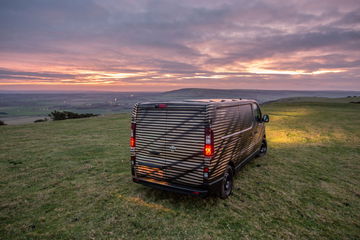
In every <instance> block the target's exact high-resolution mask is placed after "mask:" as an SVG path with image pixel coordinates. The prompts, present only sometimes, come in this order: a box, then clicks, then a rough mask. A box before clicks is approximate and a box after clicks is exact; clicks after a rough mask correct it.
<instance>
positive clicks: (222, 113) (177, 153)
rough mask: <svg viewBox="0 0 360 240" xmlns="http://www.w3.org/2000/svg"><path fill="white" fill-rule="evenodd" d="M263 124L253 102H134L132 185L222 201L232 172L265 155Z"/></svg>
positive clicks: (262, 116) (266, 119)
mask: <svg viewBox="0 0 360 240" xmlns="http://www.w3.org/2000/svg"><path fill="white" fill-rule="evenodd" d="M268 121H269V117H268V115H262V114H261V111H260V107H259V105H258V104H257V102H256V101H255V100H247V99H243V100H241V99H201V100H188V101H178V102H161V103H159V102H144V103H138V104H136V105H135V107H134V109H133V113H132V122H131V138H130V147H131V172H132V178H133V181H134V182H136V183H141V184H144V185H147V186H151V187H155V188H160V189H164V190H170V191H176V192H180V193H189V194H193V195H208V194H209V193H216V194H217V195H218V196H220V197H221V198H227V197H228V196H229V195H230V194H231V191H232V188H233V176H234V173H235V171H236V170H237V169H239V168H240V167H241V166H243V165H244V164H245V163H246V162H247V161H248V160H250V159H251V158H253V157H256V156H262V155H264V154H265V153H266V151H267V143H266V134H265V125H264V123H265V122H268Z"/></svg>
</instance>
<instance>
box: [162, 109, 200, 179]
mask: <svg viewBox="0 0 360 240" xmlns="http://www.w3.org/2000/svg"><path fill="white" fill-rule="evenodd" d="M205 111H206V108H205V106H204V105H195V104H183V103H182V104H180V103H178V104H169V106H168V108H167V122H166V123H167V125H166V126H167V134H166V141H165V151H164V155H163V157H164V159H165V163H166V174H167V177H168V179H169V180H170V181H171V182H175V183H181V184H189V185H201V184H202V183H203V167H204V155H203V148H204V135H205V124H206V123H205V116H206V114H205Z"/></svg>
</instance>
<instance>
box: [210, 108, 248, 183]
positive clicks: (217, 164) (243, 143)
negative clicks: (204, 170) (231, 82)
mask: <svg viewBox="0 0 360 240" xmlns="http://www.w3.org/2000/svg"><path fill="white" fill-rule="evenodd" d="M245 108H248V110H246V109H245ZM212 116H213V120H212V122H213V124H212V126H211V127H212V130H213V132H214V141H215V147H214V148H215V154H214V158H213V159H212V160H211V164H210V166H209V169H210V177H209V181H211V180H213V179H216V178H217V177H219V176H221V175H222V174H223V173H224V171H225V169H226V167H227V165H228V164H229V161H235V164H237V162H236V161H237V160H239V159H240V158H241V157H244V156H247V155H248V154H249V153H250V151H251V149H252V147H253V146H252V145H251V139H249V138H251V134H252V131H253V129H252V128H251V127H252V114H251V105H250V104H242V105H233V106H226V107H219V108H217V109H214V113H213V114H212ZM248 128H251V129H249V130H247V131H245V132H243V133H241V134H240V135H234V136H231V137H227V138H222V137H224V136H227V135H230V134H233V133H236V132H239V131H242V130H244V129H248Z"/></svg>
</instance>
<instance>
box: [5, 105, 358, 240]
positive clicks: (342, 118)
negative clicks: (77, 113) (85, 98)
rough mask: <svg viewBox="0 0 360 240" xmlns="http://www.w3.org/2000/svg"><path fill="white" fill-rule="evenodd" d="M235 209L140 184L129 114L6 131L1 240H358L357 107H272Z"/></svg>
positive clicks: (233, 200)
mask: <svg viewBox="0 0 360 240" xmlns="http://www.w3.org/2000/svg"><path fill="white" fill-rule="evenodd" d="M263 111H264V112H267V113H269V114H270V117H271V122H270V123H269V124H268V125H267V135H268V141H269V153H268V155H267V156H265V157H263V158H258V159H254V160H253V161H252V162H250V163H249V164H248V165H246V166H245V167H244V168H243V169H242V170H241V171H240V172H239V174H238V175H237V176H236V179H235V191H234V193H233V195H232V196H231V197H230V198H229V199H227V200H220V199H216V198H208V199H201V198H195V197H190V196H184V195H178V194H174V193H168V192H163V191H160V190H154V189H150V188H146V187H144V186H141V185H137V184H134V183H132V181H131V179H130V171H129V149H128V137H129V114H116V115H110V116H106V117H96V118H91V119H76V120H66V121H58V122H46V123H39V124H27V125H17V126H1V127H0V139H1V144H0V176H1V178H0V239H46V238H48V239H151V238H155V239H296V238H298V239H334V240H335V239H336V240H337V239H359V238H360V221H359V219H360V177H359V176H360V164H359V159H360V104H351V103H348V102H346V101H335V102H334V101H329V100H324V99H321V101H317V100H316V99H311V101H310V100H309V99H297V100H296V101H282V102H275V103H271V104H267V105H265V106H264V108H263Z"/></svg>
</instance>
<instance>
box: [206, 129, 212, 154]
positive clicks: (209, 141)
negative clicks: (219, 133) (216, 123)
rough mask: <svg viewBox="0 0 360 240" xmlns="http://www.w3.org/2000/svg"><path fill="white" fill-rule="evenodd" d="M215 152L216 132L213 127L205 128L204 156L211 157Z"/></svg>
mask: <svg viewBox="0 0 360 240" xmlns="http://www.w3.org/2000/svg"><path fill="white" fill-rule="evenodd" d="M213 154H214V133H213V131H212V130H211V128H208V127H207V128H205V146H204V156H205V157H211V156H212V155H213Z"/></svg>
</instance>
